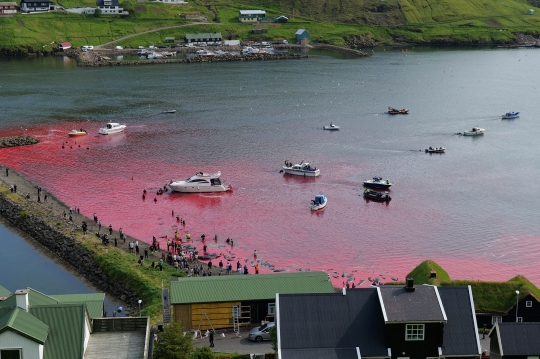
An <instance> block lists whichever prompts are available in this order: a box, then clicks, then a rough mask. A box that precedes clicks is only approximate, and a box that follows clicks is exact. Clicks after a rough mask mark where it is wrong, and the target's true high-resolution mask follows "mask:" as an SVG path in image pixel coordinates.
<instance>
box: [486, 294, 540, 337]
mask: <svg viewBox="0 0 540 359" xmlns="http://www.w3.org/2000/svg"><path fill="white" fill-rule="evenodd" d="M513 293H514V292H513V291H512V294H513ZM515 295H516V302H517V303H516V302H514V303H515V304H514V305H513V306H511V307H509V308H508V309H507V310H506V311H504V312H495V311H494V312H488V311H482V310H478V311H477V312H476V320H477V322H478V325H479V326H480V327H481V328H483V327H484V326H486V327H487V328H492V327H493V326H494V325H495V324H497V323H508V322H540V301H538V299H536V296H535V295H534V294H533V293H532V292H524V293H521V294H515ZM519 295H521V296H520V297H519V300H518V297H517V296H519Z"/></svg>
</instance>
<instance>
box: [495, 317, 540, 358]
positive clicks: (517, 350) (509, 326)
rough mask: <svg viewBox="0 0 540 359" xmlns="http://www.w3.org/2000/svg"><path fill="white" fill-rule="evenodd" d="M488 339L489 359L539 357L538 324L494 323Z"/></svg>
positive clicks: (539, 335) (539, 330)
mask: <svg viewBox="0 0 540 359" xmlns="http://www.w3.org/2000/svg"><path fill="white" fill-rule="evenodd" d="M489 337H490V339H491V341H490V343H489V344H490V347H489V351H490V358H493V359H532V358H538V357H539V356H540V323H500V322H499V323H495V326H494V327H493V329H492V330H491V332H490V333H489Z"/></svg>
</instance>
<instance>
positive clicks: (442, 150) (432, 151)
mask: <svg viewBox="0 0 540 359" xmlns="http://www.w3.org/2000/svg"><path fill="white" fill-rule="evenodd" d="M444 151H446V149H441V150H430V149H429V148H426V153H444Z"/></svg>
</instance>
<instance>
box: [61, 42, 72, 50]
mask: <svg viewBox="0 0 540 359" xmlns="http://www.w3.org/2000/svg"><path fill="white" fill-rule="evenodd" d="M58 49H59V50H60V51H64V50H67V49H71V42H62V43H61V44H60V45H58Z"/></svg>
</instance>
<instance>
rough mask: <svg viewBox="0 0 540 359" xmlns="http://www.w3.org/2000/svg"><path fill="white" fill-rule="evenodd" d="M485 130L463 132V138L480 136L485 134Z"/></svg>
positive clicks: (477, 128)
mask: <svg viewBox="0 0 540 359" xmlns="http://www.w3.org/2000/svg"><path fill="white" fill-rule="evenodd" d="M484 131H485V129H483V128H480V127H473V128H472V130H470V131H465V132H463V136H479V135H483V134H484Z"/></svg>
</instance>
